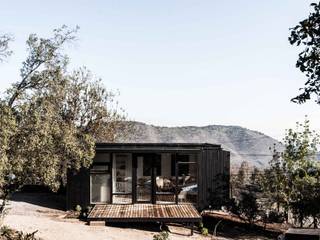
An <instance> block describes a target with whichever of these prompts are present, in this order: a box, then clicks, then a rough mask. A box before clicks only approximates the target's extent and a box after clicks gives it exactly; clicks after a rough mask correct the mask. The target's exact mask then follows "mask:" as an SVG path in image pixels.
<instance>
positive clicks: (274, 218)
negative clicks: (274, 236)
mask: <svg viewBox="0 0 320 240" xmlns="http://www.w3.org/2000/svg"><path fill="white" fill-rule="evenodd" d="M268 221H269V222H275V223H283V222H284V221H285V216H284V214H283V213H279V212H276V211H271V212H269V214H268Z"/></svg>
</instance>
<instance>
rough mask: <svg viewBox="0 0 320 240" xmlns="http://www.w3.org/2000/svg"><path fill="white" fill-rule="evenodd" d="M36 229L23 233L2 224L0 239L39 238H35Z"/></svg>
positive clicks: (36, 239)
mask: <svg viewBox="0 0 320 240" xmlns="http://www.w3.org/2000/svg"><path fill="white" fill-rule="evenodd" d="M37 232H38V231H35V232H33V233H24V232H21V231H15V230H13V229H11V228H9V227H7V226H2V227H1V228H0V239H1V240H40V238H36V237H35V234H36V233H37Z"/></svg>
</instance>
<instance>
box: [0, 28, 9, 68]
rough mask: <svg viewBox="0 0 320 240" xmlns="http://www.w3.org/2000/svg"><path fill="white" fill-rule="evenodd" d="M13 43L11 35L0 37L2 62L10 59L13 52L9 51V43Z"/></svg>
mask: <svg viewBox="0 0 320 240" xmlns="http://www.w3.org/2000/svg"><path fill="white" fill-rule="evenodd" d="M10 41H12V36H11V35H9V34H3V35H0V62H2V61H3V60H4V59H6V58H7V57H9V56H10V55H11V54H12V51H10V50H9V42H10Z"/></svg>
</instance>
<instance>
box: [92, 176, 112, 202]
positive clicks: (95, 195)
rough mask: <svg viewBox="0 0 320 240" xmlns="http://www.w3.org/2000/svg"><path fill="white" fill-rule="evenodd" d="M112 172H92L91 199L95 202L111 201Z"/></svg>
mask: <svg viewBox="0 0 320 240" xmlns="http://www.w3.org/2000/svg"><path fill="white" fill-rule="evenodd" d="M110 180H111V177H110V174H108V173H91V174H90V198H91V199H90V201H91V203H93V204H99V203H110V200H111V199H110Z"/></svg>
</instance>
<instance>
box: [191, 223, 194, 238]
mask: <svg viewBox="0 0 320 240" xmlns="http://www.w3.org/2000/svg"><path fill="white" fill-rule="evenodd" d="M193 228H194V223H191V236H193Z"/></svg>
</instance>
